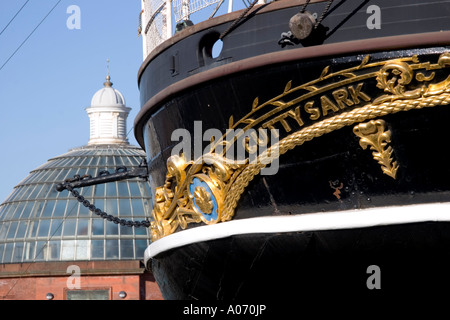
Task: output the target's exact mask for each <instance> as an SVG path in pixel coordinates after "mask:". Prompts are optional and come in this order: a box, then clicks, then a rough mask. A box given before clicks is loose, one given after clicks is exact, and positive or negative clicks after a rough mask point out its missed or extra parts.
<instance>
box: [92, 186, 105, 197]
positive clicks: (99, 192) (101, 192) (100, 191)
mask: <svg viewBox="0 0 450 320" xmlns="http://www.w3.org/2000/svg"><path fill="white" fill-rule="evenodd" d="M94 196H95V197H96V198H103V197H104V196H105V184H104V183H103V184H98V185H96V186H95V195H94Z"/></svg>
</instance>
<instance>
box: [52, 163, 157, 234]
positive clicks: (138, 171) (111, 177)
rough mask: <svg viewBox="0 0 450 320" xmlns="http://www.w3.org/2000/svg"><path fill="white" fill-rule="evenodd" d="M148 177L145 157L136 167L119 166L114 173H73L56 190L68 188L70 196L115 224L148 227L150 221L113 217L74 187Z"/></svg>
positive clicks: (105, 171)
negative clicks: (93, 176)
mask: <svg viewBox="0 0 450 320" xmlns="http://www.w3.org/2000/svg"><path fill="white" fill-rule="evenodd" d="M136 177H140V178H144V179H147V178H148V171H147V162H146V161H145V159H143V161H142V162H141V164H140V165H139V166H138V167H135V168H133V169H131V170H130V171H128V169H127V168H126V167H123V166H120V167H117V169H116V172H115V173H110V172H109V171H107V170H103V171H101V172H99V175H98V177H95V178H92V176H91V175H89V174H85V175H83V176H80V175H78V174H77V175H75V176H74V177H73V178H72V179H67V180H65V181H64V183H59V184H57V185H56V190H57V191H58V192H61V191H63V190H66V189H67V190H68V191H69V192H70V193H71V194H72V196H74V197H75V198H76V199H77V200H78V202H80V203H81V204H83V206H85V207H86V208H89V210H90V211H92V212H93V213H95V214H96V215H98V216H100V217H102V218H103V219H106V220H108V221H112V222H114V223H115V224H120V225H121V226H128V227H146V228H148V227H150V221H148V220H143V221H132V220H125V219H119V218H117V217H114V216H112V215H110V214H107V213H106V212H104V211H102V210H101V209H98V208H97V207H96V206H94V205H93V204H91V203H90V202H89V200H87V199H86V198H85V197H83V196H82V195H80V193H79V192H78V191H76V190H74V189H75V188H82V187H87V186H92V185H96V184H103V183H107V182H113V181H119V180H125V179H131V178H136Z"/></svg>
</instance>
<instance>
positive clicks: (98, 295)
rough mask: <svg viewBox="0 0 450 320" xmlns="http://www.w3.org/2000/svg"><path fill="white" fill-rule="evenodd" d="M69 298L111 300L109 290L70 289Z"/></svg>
mask: <svg viewBox="0 0 450 320" xmlns="http://www.w3.org/2000/svg"><path fill="white" fill-rule="evenodd" d="M66 299H67V300H109V290H68V291H66Z"/></svg>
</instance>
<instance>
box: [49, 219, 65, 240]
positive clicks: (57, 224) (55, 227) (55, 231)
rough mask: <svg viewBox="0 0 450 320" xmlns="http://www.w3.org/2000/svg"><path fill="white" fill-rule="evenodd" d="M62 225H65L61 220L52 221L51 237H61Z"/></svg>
mask: <svg viewBox="0 0 450 320" xmlns="http://www.w3.org/2000/svg"><path fill="white" fill-rule="evenodd" d="M62 223H63V220H61V219H53V220H52V226H51V229H50V237H59V236H60V235H61V231H62Z"/></svg>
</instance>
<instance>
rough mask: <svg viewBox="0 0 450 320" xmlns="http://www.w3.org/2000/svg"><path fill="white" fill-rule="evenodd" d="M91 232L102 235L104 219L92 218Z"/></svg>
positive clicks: (103, 232)
mask: <svg viewBox="0 0 450 320" xmlns="http://www.w3.org/2000/svg"><path fill="white" fill-rule="evenodd" d="M92 234H93V235H94V236H103V235H104V234H105V221H104V220H103V219H101V218H100V219H92Z"/></svg>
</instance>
